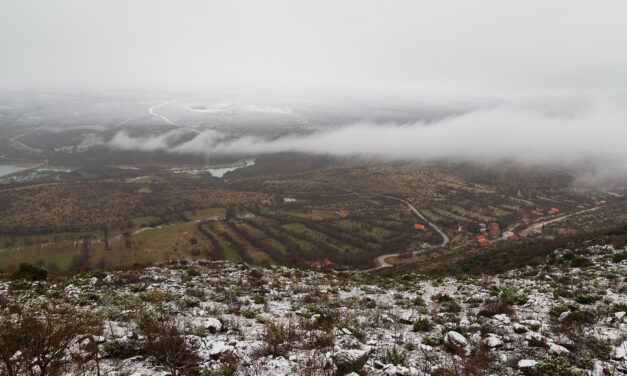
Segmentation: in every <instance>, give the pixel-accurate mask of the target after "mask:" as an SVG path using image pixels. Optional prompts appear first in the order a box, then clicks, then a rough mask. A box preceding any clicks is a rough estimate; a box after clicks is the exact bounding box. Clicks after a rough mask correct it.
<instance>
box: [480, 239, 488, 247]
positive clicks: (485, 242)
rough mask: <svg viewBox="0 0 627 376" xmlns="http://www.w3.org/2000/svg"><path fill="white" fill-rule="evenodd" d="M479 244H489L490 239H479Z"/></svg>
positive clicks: (483, 245)
mask: <svg viewBox="0 0 627 376" xmlns="http://www.w3.org/2000/svg"><path fill="white" fill-rule="evenodd" d="M479 245H480V246H482V247H485V246H488V245H490V241H489V240H488V239H483V240H479Z"/></svg>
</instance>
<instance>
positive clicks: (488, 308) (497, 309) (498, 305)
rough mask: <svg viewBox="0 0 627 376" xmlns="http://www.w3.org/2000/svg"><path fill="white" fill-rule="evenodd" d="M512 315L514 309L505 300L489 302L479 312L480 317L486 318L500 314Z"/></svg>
mask: <svg viewBox="0 0 627 376" xmlns="http://www.w3.org/2000/svg"><path fill="white" fill-rule="evenodd" d="M512 313H513V310H512V308H511V307H510V306H509V304H508V303H507V301H506V300H505V299H503V298H497V299H491V300H488V301H487V302H485V304H484V305H483V307H482V308H481V310H480V311H479V315H480V316H485V317H492V316H494V315H500V314H506V315H510V314H512Z"/></svg>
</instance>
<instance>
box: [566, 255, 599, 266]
mask: <svg viewBox="0 0 627 376" xmlns="http://www.w3.org/2000/svg"><path fill="white" fill-rule="evenodd" d="M592 265H594V263H593V262H592V261H590V260H589V259H587V258H585V257H581V256H575V258H573V259H572V260H571V261H570V266H572V267H573V268H585V267H588V266H592Z"/></svg>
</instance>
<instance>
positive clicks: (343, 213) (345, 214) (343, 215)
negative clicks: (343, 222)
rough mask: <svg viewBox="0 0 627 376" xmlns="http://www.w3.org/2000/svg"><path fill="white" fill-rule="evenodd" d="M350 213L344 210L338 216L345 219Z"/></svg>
mask: <svg viewBox="0 0 627 376" xmlns="http://www.w3.org/2000/svg"><path fill="white" fill-rule="evenodd" d="M350 213H351V212H349V211H348V210H346V209H344V210H342V211H340V212H339V213H338V214H339V216H340V217H342V218H343V217H346V216H348V215H349V214H350Z"/></svg>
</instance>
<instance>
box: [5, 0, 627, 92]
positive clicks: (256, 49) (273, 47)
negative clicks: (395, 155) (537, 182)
mask: <svg viewBox="0 0 627 376" xmlns="http://www.w3.org/2000/svg"><path fill="white" fill-rule="evenodd" d="M626 14H627V2H626V1H621V0H616V1H583V0H567V1H546V0H541V1H531V0H527V1H496V0H495V1H485V0H473V1H446V0H444V1H419V0H412V1H399V0H385V1H383V0H380V1H370V0H355V1H351V0H345V1H341V0H311V1H308V0H305V1H297V0H283V1H276V0H263V1H262V0H259V1H254V0H247V1H240V0H225V1H212V0H172V1H167V0H94V1H89V0H0V51H2V57H1V58H0V89H1V88H4V89H68V90H75V89H80V90H98V89H104V90H110V89H116V90H118V89H121V90H155V89H163V90H177V91H185V90H194V91H205V90H215V89H216V88H233V89H244V90H245V89H264V90H278V91H280V90H293V89H305V90H307V89H331V90H333V89H341V90H344V91H349V92H350V91H356V92H370V93H386V94H391V93H407V92H410V93H412V92H416V93H454V94H458V93H461V94H484V93H507V94H512V93H513V94H516V93H520V92H526V91H566V92H587V91H596V90H603V91H605V90H623V89H625V88H627V48H626V47H625V46H627V22H625V15H626Z"/></svg>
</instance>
